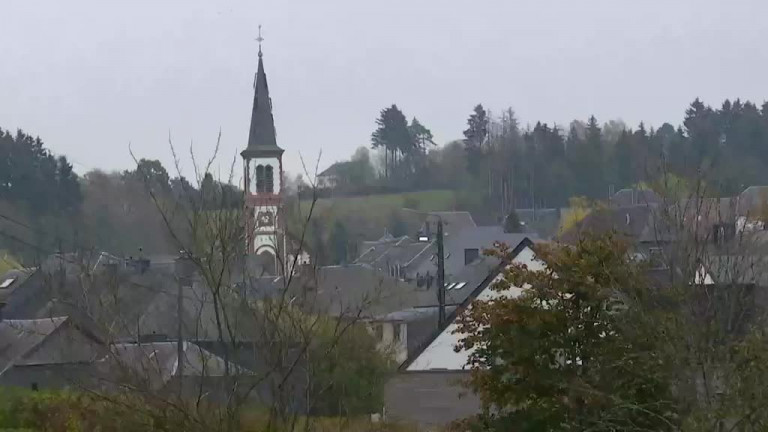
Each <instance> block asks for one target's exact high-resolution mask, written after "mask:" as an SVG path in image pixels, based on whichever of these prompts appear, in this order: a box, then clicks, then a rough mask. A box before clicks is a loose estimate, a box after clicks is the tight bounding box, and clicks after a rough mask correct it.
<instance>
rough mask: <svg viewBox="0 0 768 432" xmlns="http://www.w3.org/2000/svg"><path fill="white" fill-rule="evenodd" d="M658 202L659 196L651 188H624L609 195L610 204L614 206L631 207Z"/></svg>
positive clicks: (659, 200)
mask: <svg viewBox="0 0 768 432" xmlns="http://www.w3.org/2000/svg"><path fill="white" fill-rule="evenodd" d="M659 203H661V198H660V197H659V195H658V194H657V193H656V192H654V191H653V190H651V189H638V188H626V189H621V190H619V191H617V192H616V193H615V194H613V196H612V197H611V205H613V206H615V207H632V206H636V205H654V204H659Z"/></svg>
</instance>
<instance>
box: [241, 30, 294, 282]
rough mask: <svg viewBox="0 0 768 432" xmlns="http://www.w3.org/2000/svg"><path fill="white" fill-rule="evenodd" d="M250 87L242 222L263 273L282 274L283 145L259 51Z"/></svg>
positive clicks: (284, 252)
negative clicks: (249, 126)
mask: <svg viewBox="0 0 768 432" xmlns="http://www.w3.org/2000/svg"><path fill="white" fill-rule="evenodd" d="M256 40H257V41H259V68H258V70H257V71H256V82H255V83H254V86H253V90H254V95H253V110H252V111H251V130H250V132H249V134H248V146H247V147H246V148H245V150H243V152H242V153H241V155H242V156H243V190H244V195H245V200H244V203H243V204H244V212H243V217H244V219H245V220H244V224H245V225H244V226H245V233H246V235H245V240H246V250H247V253H248V255H250V256H252V257H255V258H257V259H256V262H258V263H260V264H259V267H260V268H261V269H262V271H264V272H265V274H274V275H277V274H282V273H283V271H284V267H285V263H287V262H288V259H287V255H286V249H285V241H286V240H285V234H284V233H285V231H284V224H283V212H282V209H283V199H282V195H283V149H281V148H280V147H278V145H277V139H276V138H275V121H274V119H273V117H272V102H271V100H270V98H269V87H268V86H267V74H266V73H265V72H264V59H263V55H262V52H261V41H263V40H264V39H263V38H262V37H261V26H259V37H258V38H257V39H256Z"/></svg>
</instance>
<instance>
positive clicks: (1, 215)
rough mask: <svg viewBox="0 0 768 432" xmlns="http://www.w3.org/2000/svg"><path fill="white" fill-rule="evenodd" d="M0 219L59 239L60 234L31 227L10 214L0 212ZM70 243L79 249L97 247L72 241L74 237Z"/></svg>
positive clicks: (93, 248)
mask: <svg viewBox="0 0 768 432" xmlns="http://www.w3.org/2000/svg"><path fill="white" fill-rule="evenodd" d="M0 219H5V220H7V221H9V222H11V223H14V224H16V225H19V226H21V227H24V228H26V229H28V230H30V231H32V232H35V233H37V234H41V235H44V236H46V237H53V238H54V239H56V240H59V241H61V236H60V235H51V233H50V232H46V231H43V230H41V229H39V228H36V227H33V226H32V225H29V224H27V223H26V222H22V221H20V220H18V219H15V218H12V217H10V216H8V215H4V214H2V213H0ZM6 234H7V233H6ZM17 238H18V237H17ZM19 240H21V239H19ZM72 244H73V245H74V246H75V247H77V248H80V249H91V250H95V249H97V248H96V247H95V246H93V245H84V244H82V243H78V242H77V241H74V239H73V241H72Z"/></svg>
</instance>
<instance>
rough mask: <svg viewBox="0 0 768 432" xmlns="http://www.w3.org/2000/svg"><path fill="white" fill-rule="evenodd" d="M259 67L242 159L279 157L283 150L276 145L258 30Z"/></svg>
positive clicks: (270, 101) (260, 38)
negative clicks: (246, 145) (245, 146)
mask: <svg viewBox="0 0 768 432" xmlns="http://www.w3.org/2000/svg"><path fill="white" fill-rule="evenodd" d="M257 40H258V41H259V67H258V70H257V71H256V84H255V85H254V95H253V110H252V111H251V130H250V133H249V134H248V147H247V148H246V149H245V150H243V152H242V153H241V155H242V156H243V157H244V158H252V157H270V156H280V155H282V154H283V149H281V148H280V147H279V146H278V145H277V138H276V136H275V121H274V118H273V117H272V100H271V99H270V98H269V87H268V86H267V74H266V73H265V72H264V60H263V58H262V53H261V41H262V40H263V38H262V37H261V30H259V38H258V39H257Z"/></svg>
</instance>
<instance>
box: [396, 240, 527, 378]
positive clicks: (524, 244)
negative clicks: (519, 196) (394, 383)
mask: <svg viewBox="0 0 768 432" xmlns="http://www.w3.org/2000/svg"><path fill="white" fill-rule="evenodd" d="M532 246H533V241H532V240H531V239H529V238H528V237H527V236H526V237H525V238H523V239H522V240H521V241H520V243H518V245H517V246H515V248H514V249H512V254H513V255H512V259H514V258H516V257H517V256H518V255H519V254H520V252H522V251H523V249H525V248H526V247H532ZM507 265H509V263H508V262H506V261H502V262H500V263H499V265H497V266H496V267H495V268H494V269H493V271H491V272H490V273H488V276H486V277H485V279H483V281H482V282H480V284H478V286H477V287H475V289H473V290H472V292H471V293H470V294H469V295H468V296H467V297H466V298H465V299H464V300H463V301H462V302H461V303H459V305H458V306H456V309H454V310H453V311H452V312H451V313H450V314H448V316H446V317H445V323H444V325H443V327H440V326H438V328H437V329H435V330H434V331H433V332H432V334H431V335H430V336H429V338H427V339H425V340H424V342H422V343H421V344H419V346H418V348H417V349H416V351H414V353H413V354H412V355H409V356H408V358H407V359H406V360H405V361H404V362H403V363H401V364H400V366H398V370H400V371H403V370H406V369H408V367H409V366H410V365H411V364H413V362H414V361H416V359H417V358H419V356H420V355H421V354H422V353H423V352H424V351H425V350H426V349H427V348H429V346H430V345H431V344H432V342H434V341H435V339H437V338H438V337H439V336H440V335H441V334H442V333H443V332H444V331H445V330H446V329H447V328H448V327H449V326H450V325H451V324H452V323H453V322H454V321H455V320H456V318H457V317H458V315H459V313H460V312H461V311H463V310H464V309H466V307H467V306H469V304H470V303H472V301H473V300H474V299H476V298H477V296H479V295H480V293H482V292H483V291H485V289H486V288H487V287H488V285H489V284H490V283H491V282H492V281H493V280H494V279H495V278H496V276H497V275H498V274H499V273H501V271H502V269H504V268H505V267H506V266H507Z"/></svg>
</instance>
